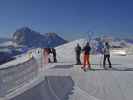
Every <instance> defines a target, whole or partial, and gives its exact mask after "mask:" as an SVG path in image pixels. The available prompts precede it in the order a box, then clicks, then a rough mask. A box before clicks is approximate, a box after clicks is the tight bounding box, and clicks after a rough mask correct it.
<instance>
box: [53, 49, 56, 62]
mask: <svg viewBox="0 0 133 100" xmlns="http://www.w3.org/2000/svg"><path fill="white" fill-rule="evenodd" d="M52 53H53V61H54V63H56V62H57V59H56V50H55V49H54V48H52Z"/></svg>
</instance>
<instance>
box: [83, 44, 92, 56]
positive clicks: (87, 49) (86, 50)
mask: <svg viewBox="0 0 133 100" xmlns="http://www.w3.org/2000/svg"><path fill="white" fill-rule="evenodd" d="M83 51H84V53H85V55H89V54H90V51H91V47H90V46H88V45H86V46H85V47H84V48H83Z"/></svg>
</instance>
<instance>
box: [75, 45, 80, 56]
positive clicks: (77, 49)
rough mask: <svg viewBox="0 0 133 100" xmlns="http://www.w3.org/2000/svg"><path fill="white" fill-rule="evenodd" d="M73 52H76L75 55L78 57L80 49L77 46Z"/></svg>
mask: <svg viewBox="0 0 133 100" xmlns="http://www.w3.org/2000/svg"><path fill="white" fill-rule="evenodd" d="M75 52H76V54H77V55H80V53H81V47H80V46H77V47H76V48H75Z"/></svg>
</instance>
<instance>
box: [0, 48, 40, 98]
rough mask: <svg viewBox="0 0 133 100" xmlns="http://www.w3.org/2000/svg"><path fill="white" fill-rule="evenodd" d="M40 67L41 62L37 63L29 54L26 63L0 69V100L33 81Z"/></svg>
mask: <svg viewBox="0 0 133 100" xmlns="http://www.w3.org/2000/svg"><path fill="white" fill-rule="evenodd" d="M35 51H36V50H35ZM32 53H33V51H32ZM40 53H42V52H38V55H39V54H40ZM34 54H35V52H34ZM34 54H33V55H34ZM40 55H41V54H40ZM40 59H41V58H40ZM41 67H42V62H41V61H40V62H38V61H37V59H36V58H35V57H34V56H31V53H30V56H29V59H28V60H27V61H25V62H23V63H20V64H17V65H12V66H9V67H3V68H0V98H3V97H5V96H6V95H7V94H9V93H11V92H13V91H14V90H16V89H18V88H20V87H22V86H24V85H25V84H26V83H28V82H30V81H32V80H33V79H35V78H36V77H37V76H38V75H39V74H40V69H41Z"/></svg>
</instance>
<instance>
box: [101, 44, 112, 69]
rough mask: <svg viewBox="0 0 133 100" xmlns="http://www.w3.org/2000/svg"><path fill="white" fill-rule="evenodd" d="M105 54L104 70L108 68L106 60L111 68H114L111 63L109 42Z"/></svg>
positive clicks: (104, 50)
mask: <svg viewBox="0 0 133 100" xmlns="http://www.w3.org/2000/svg"><path fill="white" fill-rule="evenodd" d="M103 54H104V59H103V67H104V69H106V67H105V64H106V59H107V60H108V63H109V68H112V65H111V61H110V45H109V44H108V42H106V43H105V46H104V49H103Z"/></svg>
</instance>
